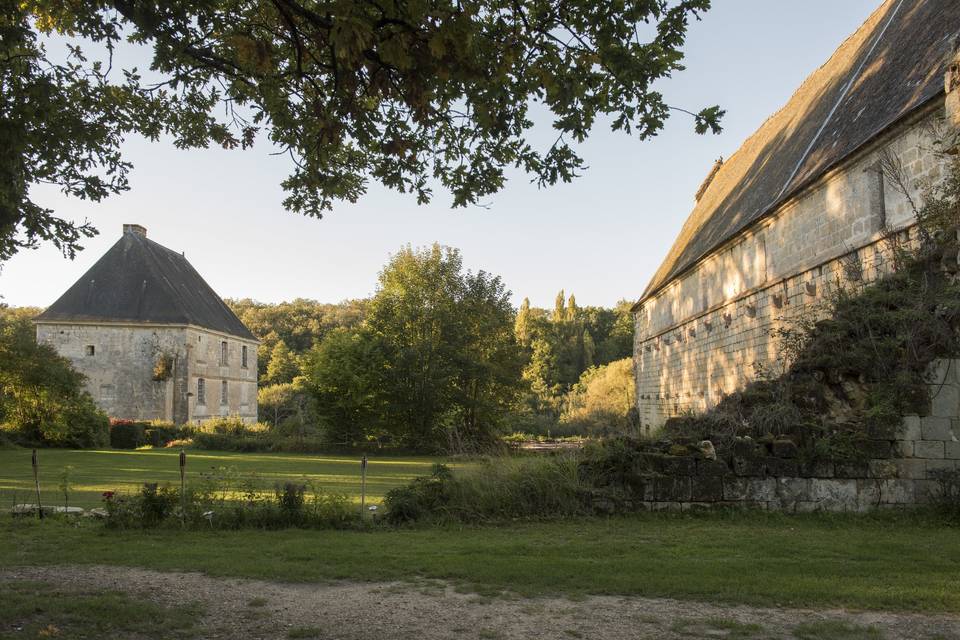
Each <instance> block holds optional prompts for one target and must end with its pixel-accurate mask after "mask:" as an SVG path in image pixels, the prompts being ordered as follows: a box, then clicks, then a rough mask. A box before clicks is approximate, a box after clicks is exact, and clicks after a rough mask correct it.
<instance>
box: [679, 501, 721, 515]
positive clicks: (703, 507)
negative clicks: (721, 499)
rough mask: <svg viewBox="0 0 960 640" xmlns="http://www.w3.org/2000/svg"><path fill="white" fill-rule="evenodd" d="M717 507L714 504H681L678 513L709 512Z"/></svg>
mask: <svg viewBox="0 0 960 640" xmlns="http://www.w3.org/2000/svg"><path fill="white" fill-rule="evenodd" d="M716 506H717V503H716V502H681V503H680V511H683V512H684V513H688V512H690V511H709V510H710V509H713V508H714V507H716Z"/></svg>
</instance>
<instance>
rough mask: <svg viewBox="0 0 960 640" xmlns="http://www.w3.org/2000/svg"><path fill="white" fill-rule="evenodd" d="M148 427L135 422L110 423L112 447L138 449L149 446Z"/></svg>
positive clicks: (115, 420)
mask: <svg viewBox="0 0 960 640" xmlns="http://www.w3.org/2000/svg"><path fill="white" fill-rule="evenodd" d="M146 430H147V426H146V424H145V423H143V422H135V421H133V420H117V419H114V420H111V421H110V446H111V447H113V448H114V449H137V448H139V447H142V446H143V445H145V444H147V438H146Z"/></svg>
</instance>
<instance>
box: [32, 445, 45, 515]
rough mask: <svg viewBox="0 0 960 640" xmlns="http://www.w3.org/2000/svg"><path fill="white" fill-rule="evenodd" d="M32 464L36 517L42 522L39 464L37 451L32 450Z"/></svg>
mask: <svg viewBox="0 0 960 640" xmlns="http://www.w3.org/2000/svg"><path fill="white" fill-rule="evenodd" d="M31 462H32V464H33V484H34V486H36V488H37V516H39V518H40V519H41V520H43V505H42V504H40V464H39V461H38V460H37V450H36V449H34V450H33V456H32V459H31Z"/></svg>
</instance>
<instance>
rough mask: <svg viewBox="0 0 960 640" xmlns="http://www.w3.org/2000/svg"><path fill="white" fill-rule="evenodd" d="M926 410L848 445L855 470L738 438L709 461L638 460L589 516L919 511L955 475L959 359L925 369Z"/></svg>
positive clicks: (785, 443) (959, 437)
mask: <svg viewBox="0 0 960 640" xmlns="http://www.w3.org/2000/svg"><path fill="white" fill-rule="evenodd" d="M931 378H932V382H931V384H930V396H931V402H930V411H929V414H928V415H925V416H906V417H905V418H904V419H903V424H902V426H901V428H900V429H899V430H898V432H897V433H895V434H893V435H892V436H883V435H881V434H871V435H872V437H870V438H867V439H864V440H862V441H860V442H858V443H856V444H857V447H858V449H859V450H860V452H861V453H862V455H863V457H862V460H860V461H857V462H830V461H821V460H818V461H815V462H806V461H804V460H802V459H801V458H800V457H799V451H798V449H797V446H796V445H795V444H794V443H793V442H792V441H790V440H772V441H768V442H760V441H755V440H751V439H747V438H744V439H738V440H737V441H735V442H734V443H733V445H732V446H731V447H730V450H729V451H728V452H726V453H725V454H723V455H721V456H720V457H719V458H718V459H716V460H712V459H707V458H704V457H695V456H689V455H687V456H674V455H667V454H660V453H642V454H640V456H639V457H638V458H637V460H636V462H635V465H634V469H633V473H632V479H631V481H630V485H631V486H630V487H629V491H627V492H625V493H624V496H630V497H621V498H614V497H611V496H610V495H609V493H606V492H597V494H596V495H595V496H594V507H595V509H596V510H597V511H600V512H604V511H615V510H674V511H687V510H693V509H698V508H710V507H715V506H743V507H753V508H759V509H768V510H776V511H786V512H791V513H799V512H806V511H852V512H864V511H868V510H871V509H875V508H896V507H906V506H911V505H917V504H924V503H928V502H930V501H931V499H933V498H934V497H935V496H936V495H937V494H938V491H939V489H940V482H939V481H938V480H937V475H938V474H939V473H941V472H944V471H948V472H950V471H958V470H960V419H958V418H957V417H956V416H957V415H958V413H960V410H958V409H960V360H941V361H938V362H937V363H935V365H934V366H933V367H932V368H931Z"/></svg>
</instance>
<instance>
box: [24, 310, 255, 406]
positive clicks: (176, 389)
mask: <svg viewBox="0 0 960 640" xmlns="http://www.w3.org/2000/svg"><path fill="white" fill-rule="evenodd" d="M37 341H38V342H45V343H47V344H50V345H52V346H53V347H54V348H55V349H56V350H57V352H58V353H59V354H60V355H62V356H64V357H66V358H68V359H69V360H70V362H71V364H72V365H73V366H74V368H75V369H77V370H78V371H80V372H81V373H83V374H84V375H85V376H87V381H86V388H87V391H88V392H89V393H90V395H91V396H93V399H94V401H95V402H96V403H97V406H99V407H100V408H101V409H102V410H103V411H104V412H106V413H107V415H109V416H110V417H112V418H123V419H130V420H169V421H172V422H175V423H177V424H183V423H186V422H202V421H204V420H207V419H209V418H212V417H216V416H238V417H240V418H242V419H243V420H244V421H245V422H256V420H257V343H256V342H255V341H253V340H244V339H241V338H237V337H235V336H229V335H227V334H221V333H218V332H214V331H209V330H206V329H200V328H197V327H183V326H167V327H165V326H156V327H150V326H142V325H140V326H138V325H123V324H117V325H107V324H98V325H94V324H46V323H43V324H37ZM222 342H226V343H227V360H226V363H225V364H223V363H221V360H220V355H221V343H222ZM243 347H246V350H247V360H246V366H244V362H243V357H242V353H243ZM91 348H92V354H91V351H90V350H91ZM161 356H167V357H169V358H170V364H171V370H170V372H169V373H170V375H169V377H168V378H167V379H165V380H161V381H157V380H154V379H153V378H154V367H155V365H156V364H157V360H158V358H159V357H161ZM201 378H202V379H203V380H204V386H205V393H204V395H205V402H204V403H203V404H200V403H198V402H197V400H198V380H199V379H201ZM223 381H226V382H227V397H226V398H222V397H221V390H222V383H223Z"/></svg>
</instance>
